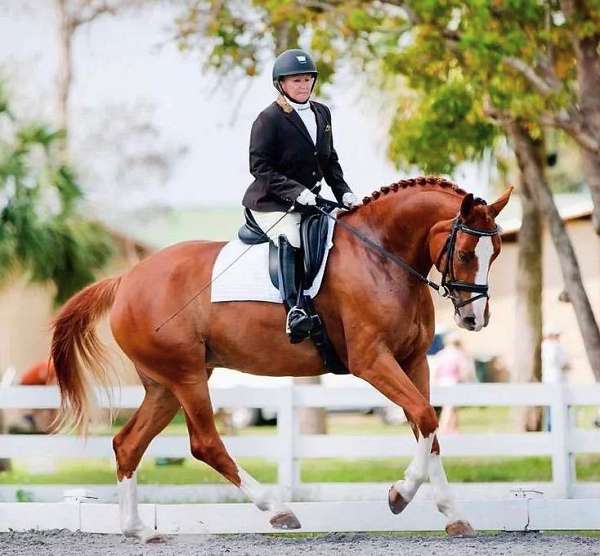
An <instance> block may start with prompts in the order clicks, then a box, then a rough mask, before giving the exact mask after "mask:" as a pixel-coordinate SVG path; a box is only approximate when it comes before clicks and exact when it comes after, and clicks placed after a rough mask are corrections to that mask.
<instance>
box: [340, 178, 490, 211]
mask: <svg viewBox="0 0 600 556" xmlns="http://www.w3.org/2000/svg"><path fill="white" fill-rule="evenodd" d="M419 186H420V187H424V186H429V187H432V186H433V187H435V188H439V189H440V190H447V191H451V192H453V193H456V194H457V195H461V196H463V197H464V196H465V195H466V194H467V192H466V191H465V190H464V189H461V188H460V187H459V186H458V185H456V184H455V183H454V182H451V181H450V180H448V179H446V178H442V177H439V176H419V177H417V178H407V179H403V180H400V181H397V182H394V183H391V184H390V185H384V186H383V187H381V188H379V189H377V190H375V191H373V193H371V194H370V195H367V196H366V197H364V198H363V200H362V205H361V206H358V207H355V208H353V209H352V210H350V211H348V212H355V211H360V210H361V208H362V207H363V206H365V205H368V204H370V203H372V202H373V201H376V200H377V199H379V198H380V197H384V196H386V195H389V194H390V193H395V192H397V191H399V190H406V189H409V188H411V187H419ZM474 204H475V205H479V204H484V205H485V204H486V202H485V201H484V200H483V199H480V198H476V199H475V200H474Z"/></svg>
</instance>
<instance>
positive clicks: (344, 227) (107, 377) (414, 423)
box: [51, 177, 512, 541]
mask: <svg viewBox="0 0 600 556" xmlns="http://www.w3.org/2000/svg"><path fill="white" fill-rule="evenodd" d="M511 191H512V189H509V190H507V191H506V192H505V193H504V194H503V195H502V196H501V197H500V198H499V199H498V200H497V201H495V202H494V203H492V204H486V202H485V201H483V200H482V199H477V198H474V197H473V195H472V194H470V193H469V194H467V193H466V192H465V191H463V190H462V189H460V188H459V187H458V186H457V185H456V184H454V183H452V182H450V181H448V180H446V179H443V178H438V177H419V178H413V179H408V180H401V181H399V182H396V183H393V184H391V185H390V186H385V187H382V188H381V189H380V190H377V191H375V192H374V193H372V194H371V195H370V196H368V197H365V198H364V199H363V202H362V204H361V205H360V206H359V207H357V208H354V209H352V210H349V211H347V212H345V213H340V214H339V215H338V223H337V225H336V227H335V231H334V236H333V240H334V245H333V247H332V249H331V251H330V254H329V259H328V262H327V267H326V270H325V275H324V279H323V282H322V285H321V289H320V291H319V293H318V295H317V296H316V297H315V299H314V303H315V306H316V308H317V310H318V312H319V313H320V315H322V318H323V321H324V324H325V327H326V330H327V332H328V335H329V337H330V340H331V342H332V344H333V346H334V348H335V350H336V352H337V354H338V356H339V357H340V359H341V361H342V362H343V363H344V365H345V366H346V368H347V369H348V370H349V372H350V373H352V374H354V375H355V376H357V377H360V378H361V379H363V380H365V381H366V382H367V383H369V384H371V385H372V386H373V387H374V388H376V389H377V390H378V391H379V392H381V393H382V394H383V395H385V396H386V397H387V398H389V399H390V400H391V401H392V402H394V403H395V404H397V405H399V406H401V407H402V408H403V409H404V412H405V414H406V416H407V419H408V421H409V423H410V425H411V427H412V429H413V433H414V435H415V438H416V440H417V447H416V454H415V457H414V458H413V460H412V461H411V463H410V464H409V465H408V467H407V469H406V471H405V476H404V479H401V480H398V481H397V482H396V483H394V484H393V485H392V486H391V488H390V490H389V494H388V503H389V506H390V509H391V511H392V512H394V513H400V512H401V511H402V510H403V509H404V508H405V507H406V505H407V504H408V503H409V502H410V501H411V500H412V499H413V497H414V496H415V494H416V492H417V490H418V488H419V486H420V485H421V484H422V483H423V482H424V481H426V480H427V479H428V478H429V479H430V480H431V483H432V489H433V492H434V498H435V502H436V504H437V507H438V509H439V510H440V511H441V512H442V513H443V514H444V515H445V516H446V518H447V526H446V531H447V533H448V534H449V535H472V534H473V533H474V531H473V528H472V527H471V525H470V524H469V522H468V521H467V520H466V519H465V517H464V516H463V515H462V513H461V512H460V510H459V508H458V506H457V504H456V502H455V500H454V498H453V496H452V495H451V493H450V491H449V489H448V482H447V479H446V474H445V471H444V468H443V465H442V461H441V459H440V453H441V452H440V446H439V442H438V440H437V437H436V429H437V426H438V420H437V417H436V413H435V411H434V409H433V407H432V406H431V404H430V402H429V368H428V365H427V358H426V351H427V349H428V347H429V346H430V344H431V342H432V338H433V332H434V309H433V302H432V297H431V292H430V289H429V287H428V283H429V285H431V284H432V282H430V281H429V280H428V279H427V278H424V277H425V276H426V275H427V274H428V272H429V271H430V269H431V267H432V266H434V265H435V266H436V267H437V268H438V270H440V272H442V273H443V275H444V280H443V286H441V287H439V289H440V290H442V291H443V294H444V295H447V296H449V297H450V299H451V300H452V302H453V303H454V305H455V319H456V322H457V324H458V326H460V327H462V328H465V329H468V330H472V331H478V330H480V329H481V328H483V327H484V326H486V325H487V324H488V321H489V316H490V313H489V300H488V293H487V288H488V286H487V284H488V273H489V269H490V265H491V263H492V262H493V260H494V259H495V258H496V257H497V256H498V254H499V252H500V248H501V240H500V237H499V233H498V229H497V227H496V224H495V218H496V216H497V215H498V213H499V212H500V211H501V210H502V209H503V208H504V206H505V205H506V203H507V202H508V199H509V197H510V194H511ZM365 238H366V239H365ZM224 245H225V242H213V241H189V242H183V243H178V244H175V245H172V246H170V247H167V248H165V249H163V250H161V251H158V252H157V253H155V254H153V255H151V256H149V257H147V258H146V259H143V260H142V261H140V262H139V263H138V264H137V265H136V266H134V267H133V268H132V269H131V270H130V271H129V272H127V273H125V274H123V275H121V276H117V277H112V278H107V279H104V280H101V281H98V282H96V283H95V284H92V285H90V286H88V287H86V288H85V289H83V290H82V291H81V292H79V293H78V294H76V295H75V296H73V297H72V298H71V299H70V300H69V301H68V302H67V303H66V304H65V305H64V307H63V308H62V310H61V311H60V312H59V314H58V315H57V316H56V318H55V320H54V322H53V329H54V330H53V338H52V346H51V353H52V358H53V360H54V365H55V368H56V375H57V378H58V384H59V387H60V392H61V407H60V415H61V421H60V423H59V427H64V426H67V425H70V426H71V427H74V428H77V429H78V430H79V431H80V432H81V433H83V434H85V432H86V431H85V429H86V426H87V423H88V421H89V416H90V412H91V411H92V409H93V407H92V405H93V399H92V395H91V386H92V382H94V383H99V384H101V385H103V386H105V387H107V388H108V386H109V384H110V381H111V380H112V378H111V377H112V373H111V369H110V368H109V366H108V365H107V363H106V359H105V348H104V346H103V345H102V343H101V342H100V341H99V340H98V338H97V336H96V334H95V332H94V326H95V323H96V322H97V321H98V320H99V318H100V317H101V316H103V315H104V314H106V313H109V322H110V327H111V330H112V334H113V336H114V339H115V340H116V342H117V344H118V345H119V346H120V348H121V349H122V351H123V352H124V353H125V354H126V355H127V357H128V358H129V359H130V360H131V361H132V362H133V364H134V366H135V368H136V370H137V372H138V374H139V377H140V380H141V383H142V385H143V387H144V389H145V397H144V399H143V402H142V404H141V406H140V407H139V408H138V409H137V411H136V412H135V413H134V415H133V416H132V417H131V419H130V420H129V421H128V422H127V424H126V425H125V426H124V428H123V429H122V430H120V431H119V432H118V433H117V434H116V436H115V437H114V439H113V448H114V453H115V457H116V462H117V481H118V489H119V496H120V519H121V529H122V531H123V533H124V534H125V535H127V536H133V537H137V538H138V539H141V540H144V541H147V540H151V539H153V538H154V537H155V535H157V534H158V533H155V532H154V531H153V530H150V529H149V528H148V527H147V526H146V525H145V524H144V523H143V522H142V520H141V519H140V517H139V513H138V508H137V501H136V500H137V498H136V468H137V467H138V464H139V462H140V459H141V458H142V455H143V453H144V451H145V450H146V448H147V446H148V445H149V443H150V441H151V440H152V439H153V438H154V437H155V436H156V435H157V434H159V433H160V432H161V431H162V430H163V429H164V428H165V427H166V426H167V425H168V423H169V422H170V421H171V419H172V418H173V416H174V415H175V413H176V412H177V411H178V410H179V409H180V408H183V411H184V413H185V419H186V424H187V429H188V433H189V438H190V451H191V454H192V456H193V457H194V458H197V459H198V460H201V461H203V462H205V463H207V464H208V465H210V466H211V467H212V468H214V469H215V470H216V471H218V472H219V473H220V474H221V475H223V476H224V477H225V478H227V479H228V480H229V481H230V482H231V483H233V484H234V485H236V486H237V487H239V488H240V489H241V491H242V492H243V493H245V495H246V496H247V497H248V498H249V499H250V500H251V501H252V502H253V503H254V504H255V505H256V506H257V507H258V508H259V509H260V510H262V511H265V512H269V516H270V519H269V521H270V524H271V525H272V526H273V527H274V528H275V529H297V528H300V522H299V520H298V518H297V517H296V515H295V514H294V513H293V512H292V510H291V509H290V507H289V506H288V505H286V504H285V503H283V502H282V501H280V500H279V499H278V496H277V495H275V494H270V493H269V492H268V491H267V489H265V488H264V487H263V486H261V485H260V483H258V482H257V481H256V480H255V479H254V478H253V477H252V476H251V475H250V474H249V473H247V472H246V471H245V470H244V469H243V468H242V467H241V466H240V465H239V464H238V463H237V462H236V461H235V460H234V459H233V458H232V457H231V456H230V455H229V454H228V452H227V450H226V449H225V447H224V445H223V442H222V440H221V438H220V436H219V434H218V432H217V429H216V427H215V423H214V418H213V410H212V407H211V400H210V392H209V387H208V380H209V378H210V376H211V372H212V370H213V369H214V368H215V367H227V368H231V369H238V370H240V371H243V372H247V373H252V374H256V375H265V376H294V377H299V376H316V375H320V374H323V373H324V368H323V362H322V359H321V357H320V356H319V354H318V352H317V350H316V349H315V346H314V345H313V344H311V343H310V342H302V343H300V344H291V343H290V342H289V340H288V338H287V336H286V334H285V332H284V321H285V309H284V307H283V305H279V304H274V303H265V302H256V301H241V302H219V303H211V298H210V291H209V290H206V289H205V290H204V291H202V292H201V293H200V294H199V295H198V293H197V292H198V290H199V287H200V286H201V285H203V284H208V283H210V280H211V271H212V268H213V264H214V262H215V259H216V257H217V255H218V253H219V251H220V250H221V249H222V247H223V246H224ZM373 245H375V246H376V247H377V249H373V248H372V246H373ZM398 260H400V261H401V263H403V264H398ZM409 270H410V271H409ZM191 300H193V302H191ZM182 308H184V309H183V310H181V309H182ZM174 314H177V317H176V318H172V316H173V315H174ZM113 372H114V371H113Z"/></svg>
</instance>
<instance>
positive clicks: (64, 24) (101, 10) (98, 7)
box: [55, 0, 144, 159]
mask: <svg viewBox="0 0 600 556" xmlns="http://www.w3.org/2000/svg"><path fill="white" fill-rule="evenodd" d="M143 2H144V0H55V3H56V11H57V15H58V79H57V91H56V93H57V94H56V110H57V124H58V127H59V128H60V129H62V130H64V133H63V136H62V138H61V139H60V143H59V146H60V148H61V151H62V155H63V157H65V159H67V158H68V147H69V133H68V131H69V104H70V96H71V86H72V84H73V40H74V38H75V34H76V33H77V31H78V30H79V29H80V28H82V27H84V26H86V25H89V24H91V23H93V22H94V21H97V20H98V19H100V18H102V17H104V16H106V15H116V14H117V13H118V12H119V11H123V10H124V9H129V8H132V7H136V6H139V5H141V4H142V3H143Z"/></svg>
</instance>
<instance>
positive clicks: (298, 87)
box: [281, 73, 315, 102]
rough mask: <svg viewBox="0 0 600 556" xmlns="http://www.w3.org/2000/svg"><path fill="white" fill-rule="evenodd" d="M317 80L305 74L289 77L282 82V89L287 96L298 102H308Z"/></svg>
mask: <svg viewBox="0 0 600 556" xmlns="http://www.w3.org/2000/svg"><path fill="white" fill-rule="evenodd" d="M314 81H315V78H314V76H313V75H310V74H308V73H304V74H302V75H289V76H288V77H284V78H283V79H282V80H281V88H282V89H283V90H284V91H285V93H286V94H287V96H289V97H290V98H293V99H294V100H295V101H297V102H306V101H307V100H308V97H310V93H311V91H312V87H313V83H314Z"/></svg>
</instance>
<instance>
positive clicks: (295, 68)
mask: <svg viewBox="0 0 600 556" xmlns="http://www.w3.org/2000/svg"><path fill="white" fill-rule="evenodd" d="M301 73H310V74H311V75H314V76H315V82H316V80H317V76H318V75H319V72H318V71H317V66H316V65H315V63H314V61H313V59H312V58H311V56H310V54H309V53H308V52H306V51H304V50H300V49H299V48H292V49H290V50H286V51H285V52H282V53H281V54H280V55H279V56H277V59H276V60H275V64H273V85H274V86H275V88H276V89H277V90H278V91H279V92H280V93H283V91H282V90H281V88H280V87H279V80H280V79H281V78H282V77H286V76H288V75H299V74H301ZM313 86H314V85H313Z"/></svg>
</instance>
